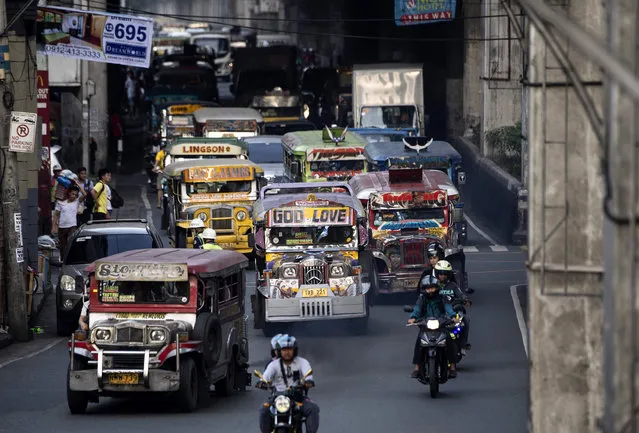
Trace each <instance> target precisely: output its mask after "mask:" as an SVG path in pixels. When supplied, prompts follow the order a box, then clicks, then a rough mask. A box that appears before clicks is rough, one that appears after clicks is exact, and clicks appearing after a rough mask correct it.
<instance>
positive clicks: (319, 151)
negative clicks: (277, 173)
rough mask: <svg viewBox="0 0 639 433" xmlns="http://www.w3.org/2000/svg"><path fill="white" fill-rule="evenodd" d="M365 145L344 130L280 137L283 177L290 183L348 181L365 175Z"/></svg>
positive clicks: (356, 135) (359, 137)
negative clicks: (358, 175)
mask: <svg viewBox="0 0 639 433" xmlns="http://www.w3.org/2000/svg"><path fill="white" fill-rule="evenodd" d="M366 144H367V141H366V140H365V139H364V138H362V137H361V136H360V135H358V134H356V133H354V132H351V131H349V130H348V128H346V129H343V128H331V129H329V128H325V129H324V130H317V131H298V132H289V133H288V134H285V135H284V136H283V137H282V148H283V150H284V167H285V175H286V177H288V178H289V179H290V180H291V181H293V182H322V181H339V180H348V179H350V178H351V177H352V176H354V175H356V174H359V173H366V158H365V156H364V148H365V147H366Z"/></svg>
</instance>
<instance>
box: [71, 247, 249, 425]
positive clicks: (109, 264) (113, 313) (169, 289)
mask: <svg viewBox="0 0 639 433" xmlns="http://www.w3.org/2000/svg"><path fill="white" fill-rule="evenodd" d="M247 265H248V261H247V259H246V258H245V257H243V256H242V255H241V254H237V253H234V252H230V251H206V252H199V251H198V252H196V251H189V250H182V251H181V252H180V251H178V250H170V249H155V250H136V251H133V252H128V253H121V254H117V255H113V256H110V257H106V258H104V259H102V260H99V261H97V262H95V263H94V264H92V265H91V266H89V268H88V269H87V270H88V271H89V289H88V291H89V294H88V295H89V300H90V308H89V323H88V326H89V329H88V331H87V332H85V331H76V332H75V333H74V334H73V335H72V338H71V340H70V341H69V350H70V362H69V369H68V375H67V401H68V406H69V409H70V411H71V412H72V413H74V414H75V413H84V412H85V411H86V409H87V405H88V403H89V402H94V403H98V402H99V398H100V397H126V396H131V395H135V394H139V393H169V394H171V395H172V397H174V402H175V404H176V406H177V407H179V408H180V409H181V410H182V411H185V412H190V411H193V410H195V409H196V408H197V402H198V395H199V393H201V392H206V393H208V392H209V389H210V385H215V388H216V391H217V392H218V393H219V394H221V395H228V394H229V393H230V392H231V391H232V390H233V388H234V387H235V386H245V385H246V383H247V380H248V378H247V373H246V367H245V365H246V362H247V361H248V340H247V338H246V324H245V322H244V320H243V311H242V306H243V301H242V302H240V301H239V298H240V295H242V296H241V297H242V299H243V290H242V289H241V287H239V285H240V284H244V281H245V278H244V272H245V271H244V269H245V268H246V266H247ZM228 275H234V279H233V280H234V281H236V283H237V287H236V288H235V291H236V292H237V293H236V297H235V298H234V299H233V298H230V299H227V304H226V307H232V309H234V311H235V310H238V309H239V310H238V311H237V312H235V313H233V314H232V315H228V314H226V313H225V311H230V310H228V309H225V307H224V304H223V303H222V300H219V297H220V296H219V294H216V290H219V289H222V290H229V289H231V286H232V283H229V282H227V281H226V280H225V278H227V279H228ZM220 276H221V277H222V278H221V279H220ZM231 290H232V289H231ZM229 372H230V373H229ZM237 378H239V380H238V379H237Z"/></svg>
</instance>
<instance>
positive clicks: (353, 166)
mask: <svg viewBox="0 0 639 433" xmlns="http://www.w3.org/2000/svg"><path fill="white" fill-rule="evenodd" d="M310 169H311V171H312V172H313V173H318V174H323V175H329V176H330V175H331V174H332V173H340V172H344V171H362V170H364V161H363V160H361V159H340V160H335V161H313V162H311V163H310Z"/></svg>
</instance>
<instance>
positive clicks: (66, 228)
mask: <svg viewBox="0 0 639 433" xmlns="http://www.w3.org/2000/svg"><path fill="white" fill-rule="evenodd" d="M79 193H80V188H79V187H78V186H77V185H72V186H71V187H70V188H69V193H68V194H67V199H66V200H65V201H62V200H58V201H57V202H56V205H55V212H54V213H53V228H52V229H51V234H52V235H53V236H55V235H58V239H59V245H60V259H62V260H64V256H65V254H66V252H67V244H68V243H69V238H70V237H71V235H72V234H73V232H75V230H76V228H77V216H78V207H79V206H80V200H78V194H79Z"/></svg>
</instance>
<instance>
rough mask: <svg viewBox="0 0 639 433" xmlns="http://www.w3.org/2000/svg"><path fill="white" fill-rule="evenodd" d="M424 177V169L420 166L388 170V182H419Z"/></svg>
mask: <svg viewBox="0 0 639 433" xmlns="http://www.w3.org/2000/svg"><path fill="white" fill-rule="evenodd" d="M423 179H424V171H423V170H422V169H421V168H404V169H390V170H388V183H390V184H391V185H393V184H398V183H421V182H422V181H423Z"/></svg>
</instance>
